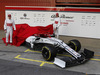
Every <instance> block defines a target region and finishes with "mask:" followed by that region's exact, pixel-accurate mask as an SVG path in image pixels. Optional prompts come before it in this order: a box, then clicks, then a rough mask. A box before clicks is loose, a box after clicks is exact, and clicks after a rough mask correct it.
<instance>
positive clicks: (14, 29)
mask: <svg viewBox="0 0 100 75" xmlns="http://www.w3.org/2000/svg"><path fill="white" fill-rule="evenodd" d="M13 27H14V30H16V26H15V21H14V20H13Z"/></svg>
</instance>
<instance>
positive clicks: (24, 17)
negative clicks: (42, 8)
mask: <svg viewBox="0 0 100 75" xmlns="http://www.w3.org/2000/svg"><path fill="white" fill-rule="evenodd" d="M20 19H27V20H29V19H30V18H27V14H26V13H24V14H23V17H20Z"/></svg>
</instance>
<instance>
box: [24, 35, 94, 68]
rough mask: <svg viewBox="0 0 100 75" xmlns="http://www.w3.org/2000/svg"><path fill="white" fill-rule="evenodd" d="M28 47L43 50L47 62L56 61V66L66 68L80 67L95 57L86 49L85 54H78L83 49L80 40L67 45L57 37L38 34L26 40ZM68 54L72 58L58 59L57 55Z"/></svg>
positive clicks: (71, 41)
mask: <svg viewBox="0 0 100 75" xmlns="http://www.w3.org/2000/svg"><path fill="white" fill-rule="evenodd" d="M26 46H28V47H30V48H31V49H34V50H41V51H42V56H43V58H44V59H45V60H47V61H50V60H53V59H54V58H55V60H54V64H56V65H58V66H60V67H61V68H65V67H66V66H74V65H79V64H82V63H84V62H86V61H87V60H89V59H90V58H92V57H93V56H94V52H93V51H90V50H87V49H84V51H83V52H81V53H78V51H79V50H80V49H81V44H80V42H79V41H78V40H70V41H69V42H68V43H67V44H66V43H64V42H63V41H62V40H60V39H57V38H55V37H51V36H48V34H37V36H36V35H34V36H30V37H28V38H27V39H26ZM62 52H67V53H69V54H70V55H71V57H66V58H60V59H59V58H56V55H57V53H62Z"/></svg>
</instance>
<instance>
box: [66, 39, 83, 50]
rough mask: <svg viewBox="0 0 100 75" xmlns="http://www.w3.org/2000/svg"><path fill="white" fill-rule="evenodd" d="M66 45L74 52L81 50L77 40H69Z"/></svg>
mask: <svg viewBox="0 0 100 75" xmlns="http://www.w3.org/2000/svg"><path fill="white" fill-rule="evenodd" d="M67 45H68V46H69V47H71V48H72V49H74V50H75V51H76V52H78V51H79V50H80V49H81V44H80V42H79V41H78V40H70V41H69V42H68V44H67Z"/></svg>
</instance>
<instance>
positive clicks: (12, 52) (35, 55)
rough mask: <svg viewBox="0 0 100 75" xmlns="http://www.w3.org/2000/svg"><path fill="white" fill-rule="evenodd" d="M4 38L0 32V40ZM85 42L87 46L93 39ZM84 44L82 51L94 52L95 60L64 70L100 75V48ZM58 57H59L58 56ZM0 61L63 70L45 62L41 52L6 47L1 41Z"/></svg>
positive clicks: (66, 38) (61, 37) (21, 47)
mask: <svg viewBox="0 0 100 75" xmlns="http://www.w3.org/2000/svg"><path fill="white" fill-rule="evenodd" d="M4 36H5V33H4V32H3V31H0V39H1V38H2V37H4ZM60 39H63V40H64V41H65V42H67V41H66V40H70V39H73V38H72V37H70V38H69V37H65V36H60ZM78 40H80V41H81V42H82V39H81V38H78ZM85 40H86V41H83V42H86V44H87V42H88V40H92V39H86V38H85ZM93 41H94V40H93ZM95 41H97V40H95ZM83 42H82V45H83V46H82V49H81V50H83V49H84V48H87V49H90V50H92V51H94V52H95V56H94V58H92V59H91V60H90V61H89V62H87V63H85V64H82V65H78V66H74V67H68V68H65V69H64V70H66V71H74V72H81V73H84V74H86V75H88V74H98V75H100V50H99V46H92V45H85V44H84V43H83ZM98 42H99V41H98ZM88 44H92V43H90V41H89V43H88ZM58 57H59V55H58ZM0 59H3V60H9V61H15V62H21V63H26V64H33V65H37V66H39V67H49V68H55V69H58V70H59V69H61V68H59V67H58V66H56V65H54V64H53V63H52V61H51V62H48V61H45V60H44V59H43V58H42V55H41V52H39V51H32V50H30V49H28V48H27V47H25V46H20V47H16V46H10V45H8V46H5V44H4V43H3V41H2V40H0Z"/></svg>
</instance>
